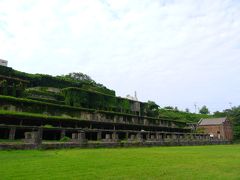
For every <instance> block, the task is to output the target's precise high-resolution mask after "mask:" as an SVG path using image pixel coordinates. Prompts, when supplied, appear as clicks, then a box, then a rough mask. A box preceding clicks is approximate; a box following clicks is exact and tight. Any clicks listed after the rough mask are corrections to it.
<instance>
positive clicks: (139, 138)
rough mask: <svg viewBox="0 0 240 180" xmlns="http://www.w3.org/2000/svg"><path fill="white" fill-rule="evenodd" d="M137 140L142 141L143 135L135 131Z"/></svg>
mask: <svg viewBox="0 0 240 180" xmlns="http://www.w3.org/2000/svg"><path fill="white" fill-rule="evenodd" d="M137 140H138V141H140V142H142V141H143V137H142V134H141V133H137Z"/></svg>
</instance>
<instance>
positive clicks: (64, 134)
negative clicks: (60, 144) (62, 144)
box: [60, 129, 66, 139]
mask: <svg viewBox="0 0 240 180" xmlns="http://www.w3.org/2000/svg"><path fill="white" fill-rule="evenodd" d="M65 136H66V131H65V130H64V129H63V130H61V137H60V139H62V138H64V137H65Z"/></svg>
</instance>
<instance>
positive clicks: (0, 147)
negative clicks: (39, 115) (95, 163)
mask: <svg viewBox="0 0 240 180" xmlns="http://www.w3.org/2000/svg"><path fill="white" fill-rule="evenodd" d="M220 144H231V142H230V141H197V140H195V141H145V142H139V141H134V142H99V141H96V142H88V143H77V142H67V143H66V142H65V143H60V142H56V143H42V144H41V145H38V144H30V143H22V144H19V143H2V144H0V150H16V149H25V150H27V149H62V148H116V147H152V146H197V145H220Z"/></svg>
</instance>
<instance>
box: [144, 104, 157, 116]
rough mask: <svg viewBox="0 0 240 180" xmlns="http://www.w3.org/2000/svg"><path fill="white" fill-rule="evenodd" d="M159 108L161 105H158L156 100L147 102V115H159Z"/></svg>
mask: <svg viewBox="0 0 240 180" xmlns="http://www.w3.org/2000/svg"><path fill="white" fill-rule="evenodd" d="M158 109H159V105H157V104H156V103H155V102H154V101H148V102H147V115H148V116H151V117H158V114H159V112H158Z"/></svg>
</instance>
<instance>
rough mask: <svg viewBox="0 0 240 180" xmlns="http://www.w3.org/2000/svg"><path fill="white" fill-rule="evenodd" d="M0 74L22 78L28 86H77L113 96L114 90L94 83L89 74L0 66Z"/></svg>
mask: <svg viewBox="0 0 240 180" xmlns="http://www.w3.org/2000/svg"><path fill="white" fill-rule="evenodd" d="M0 75H1V76H6V77H13V78H19V79H23V80H26V81H28V82H29V84H28V85H29V86H30V87H38V86H39V87H55V88H67V87H77V88H83V89H87V90H92V91H96V92H100V93H104V94H108V95H112V96H115V91H114V90H110V89H108V88H106V87H105V86H104V85H102V84H99V83H96V82H95V81H94V80H93V79H91V77H90V76H88V75H86V74H83V73H69V74H68V75H61V76H51V75H47V74H29V73H25V72H21V71H17V70H14V69H12V68H10V67H5V66H0Z"/></svg>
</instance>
